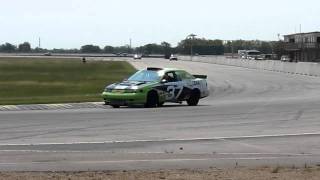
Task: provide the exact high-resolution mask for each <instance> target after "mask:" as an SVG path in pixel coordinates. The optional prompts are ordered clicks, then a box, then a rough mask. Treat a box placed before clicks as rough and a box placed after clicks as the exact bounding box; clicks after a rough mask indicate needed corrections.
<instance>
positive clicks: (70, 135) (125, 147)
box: [0, 59, 320, 171]
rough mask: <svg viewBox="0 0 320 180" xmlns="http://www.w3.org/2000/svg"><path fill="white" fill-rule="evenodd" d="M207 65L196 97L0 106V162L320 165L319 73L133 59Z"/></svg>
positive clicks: (195, 68) (6, 165)
mask: <svg viewBox="0 0 320 180" xmlns="http://www.w3.org/2000/svg"><path fill="white" fill-rule="evenodd" d="M131 61H132V64H133V65H134V66H135V67H137V68H145V67H147V66H153V67H178V68H182V69H186V70H188V71H190V72H192V73H194V74H207V75H208V82H209V85H210V92H211V95H210V97H208V98H206V99H202V100H201V101H200V104H199V106H197V107H188V106H187V105H186V104H185V103H184V104H182V105H179V104H165V106H164V107H161V108H153V109H144V108H120V109H112V108H109V107H105V106H102V105H96V107H90V108H86V107H85V106H84V107H81V108H71V109H68V108H66V109H43V110H19V111H0V124H1V125H0V170H5V171H12V170H13V171H14V170H24V171H57V170H64V171H65V170H77V171H78V170H116V169H121V170H124V169H126V170H131V169H176V168H178V169H180V168H209V167H224V166H227V167H230V166H264V165H287V166H293V165H294V166H305V165H317V164H320V110H319V109H320V78H319V77H311V76H302V75H294V74H285V73H277V72H269V71H259V70H253V69H245V68H240V67H232V66H223V65H214V64H208V63H199V62H184V61H177V62H169V61H167V60H160V59H143V60H135V61H133V60H131Z"/></svg>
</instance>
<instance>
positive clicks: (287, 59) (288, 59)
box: [281, 55, 291, 62]
mask: <svg viewBox="0 0 320 180" xmlns="http://www.w3.org/2000/svg"><path fill="white" fill-rule="evenodd" d="M281 61H285V62H289V61H291V58H290V57H289V56H288V55H283V56H281Z"/></svg>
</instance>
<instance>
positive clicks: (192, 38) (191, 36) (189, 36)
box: [186, 34, 197, 61]
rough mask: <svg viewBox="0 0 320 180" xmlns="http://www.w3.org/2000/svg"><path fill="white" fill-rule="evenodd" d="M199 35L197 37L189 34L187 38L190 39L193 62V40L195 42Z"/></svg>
mask: <svg viewBox="0 0 320 180" xmlns="http://www.w3.org/2000/svg"><path fill="white" fill-rule="evenodd" d="M196 36H197V35H195V34H189V35H188V36H187V37H186V39H188V38H189V39H190V41H191V42H190V57H191V61H192V57H193V44H192V43H193V40H194V38H195V37H196Z"/></svg>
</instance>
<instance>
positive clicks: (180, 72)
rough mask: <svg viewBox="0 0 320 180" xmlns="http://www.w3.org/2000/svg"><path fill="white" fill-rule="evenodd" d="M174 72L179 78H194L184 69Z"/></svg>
mask: <svg viewBox="0 0 320 180" xmlns="http://www.w3.org/2000/svg"><path fill="white" fill-rule="evenodd" d="M176 74H177V76H178V78H179V79H181V80H188V79H194V77H193V76H192V75H191V74H189V73H187V72H185V71H177V72H176Z"/></svg>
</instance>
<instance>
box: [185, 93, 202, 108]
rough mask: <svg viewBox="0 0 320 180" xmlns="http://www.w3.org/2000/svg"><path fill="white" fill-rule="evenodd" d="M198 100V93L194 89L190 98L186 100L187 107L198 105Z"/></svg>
mask: <svg viewBox="0 0 320 180" xmlns="http://www.w3.org/2000/svg"><path fill="white" fill-rule="evenodd" d="M199 99H200V91H199V90H197V89H195V90H193V91H192V93H191V95H190V98H189V99H187V103H188V105H189V106H196V105H198V103H199Z"/></svg>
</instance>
